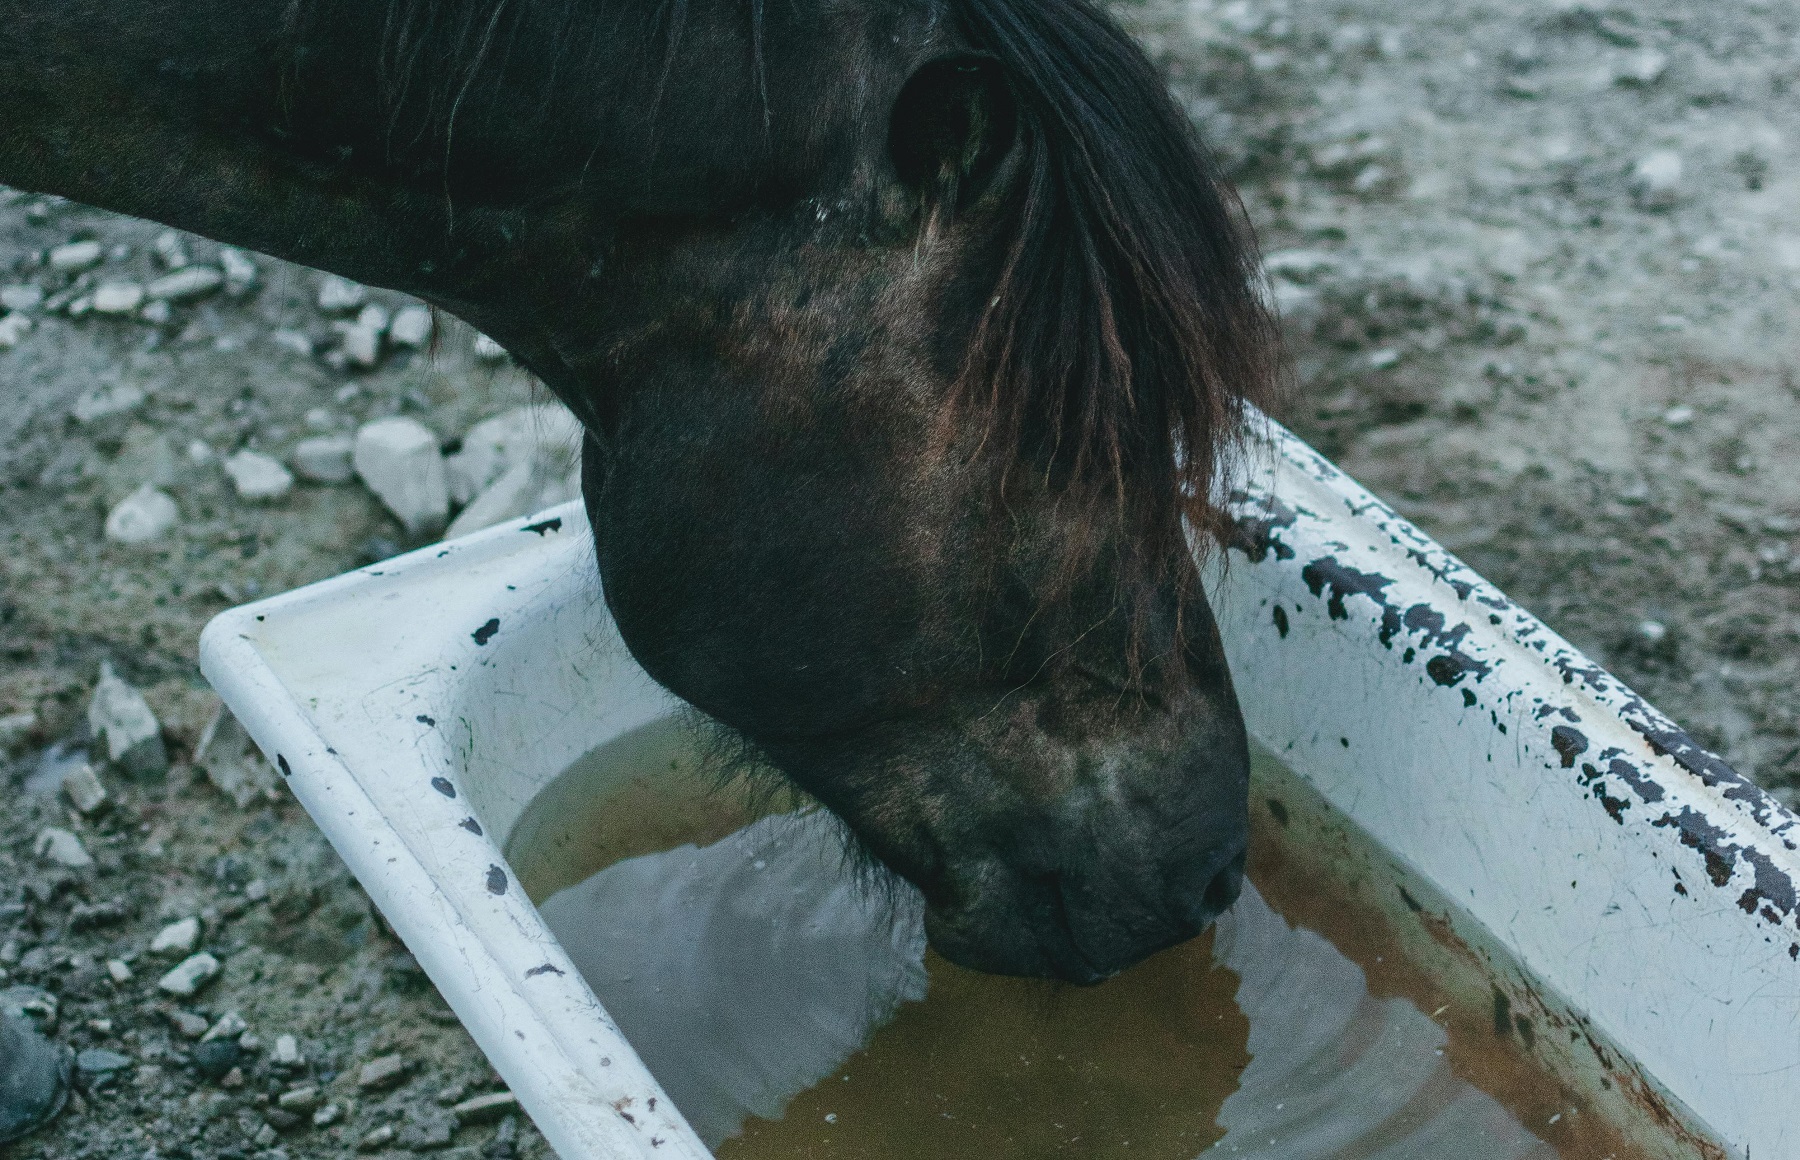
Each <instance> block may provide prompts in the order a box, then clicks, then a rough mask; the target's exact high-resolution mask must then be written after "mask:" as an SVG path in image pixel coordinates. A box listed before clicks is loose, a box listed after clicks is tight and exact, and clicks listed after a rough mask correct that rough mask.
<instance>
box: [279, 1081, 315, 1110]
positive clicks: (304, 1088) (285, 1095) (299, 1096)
mask: <svg viewBox="0 0 1800 1160" xmlns="http://www.w3.org/2000/svg"><path fill="white" fill-rule="evenodd" d="M275 1103H276V1106H278V1107H280V1108H281V1109H282V1110H284V1111H289V1112H310V1111H313V1110H314V1109H316V1108H317V1107H318V1106H319V1089H318V1088H317V1087H315V1086H313V1085H312V1084H302V1085H300V1086H299V1087H297V1088H294V1089H292V1090H290V1091H285V1092H282V1093H281V1095H280V1096H279V1097H277V1098H276V1100H275Z"/></svg>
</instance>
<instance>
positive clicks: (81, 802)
mask: <svg viewBox="0 0 1800 1160" xmlns="http://www.w3.org/2000/svg"><path fill="white" fill-rule="evenodd" d="M62 791H63V796H64V797H67V798H68V799H69V804H70V805H72V806H74V807H75V812H76V813H78V814H81V815H82V816H83V817H86V816H87V815H89V814H93V813H97V812H99V810H100V807H102V806H104V805H105V804H106V787H105V786H104V785H101V784H100V778H99V777H97V776H96V775H95V773H94V767H93V766H91V765H89V764H88V763H87V762H85V761H82V762H77V763H76V764H75V765H74V766H73V767H72V768H71V769H70V770H69V771H68V772H67V773H65V774H63V776H62Z"/></svg>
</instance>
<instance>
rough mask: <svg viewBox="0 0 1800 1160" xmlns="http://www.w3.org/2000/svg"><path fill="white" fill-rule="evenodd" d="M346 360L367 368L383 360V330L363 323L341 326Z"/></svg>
mask: <svg viewBox="0 0 1800 1160" xmlns="http://www.w3.org/2000/svg"><path fill="white" fill-rule="evenodd" d="M341 333H342V334H343V336H344V345H343V347H342V350H343V357H344V361H345V362H347V363H350V364H351V365H353V366H359V367H362V368H364V369H365V370H366V369H368V368H369V367H373V366H374V365H375V364H376V363H378V362H380V361H381V331H379V330H376V329H374V328H372V327H367V326H364V325H362V324H361V323H360V322H359V323H357V324H356V325H354V326H344V327H342V328H341Z"/></svg>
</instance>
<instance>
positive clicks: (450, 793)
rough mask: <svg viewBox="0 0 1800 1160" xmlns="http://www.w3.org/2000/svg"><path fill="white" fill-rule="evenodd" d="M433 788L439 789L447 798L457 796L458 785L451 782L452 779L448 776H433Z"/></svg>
mask: <svg viewBox="0 0 1800 1160" xmlns="http://www.w3.org/2000/svg"><path fill="white" fill-rule="evenodd" d="M431 788H432V789H435V790H437V791H438V792H439V793H441V794H443V795H444V796H445V797H447V798H453V797H455V796H456V787H455V786H453V785H451V784H450V779H449V778H447V777H434V778H432V779H431Z"/></svg>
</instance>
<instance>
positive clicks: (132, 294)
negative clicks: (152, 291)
mask: <svg viewBox="0 0 1800 1160" xmlns="http://www.w3.org/2000/svg"><path fill="white" fill-rule="evenodd" d="M143 304H144V288H143V287H142V286H140V285H138V284H137V283H136V282H102V283H100V285H98V286H96V287H95V288H94V313H95V314H130V313H131V312H132V311H133V310H136V309H137V308H138V307H139V306H142V305H143Z"/></svg>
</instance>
